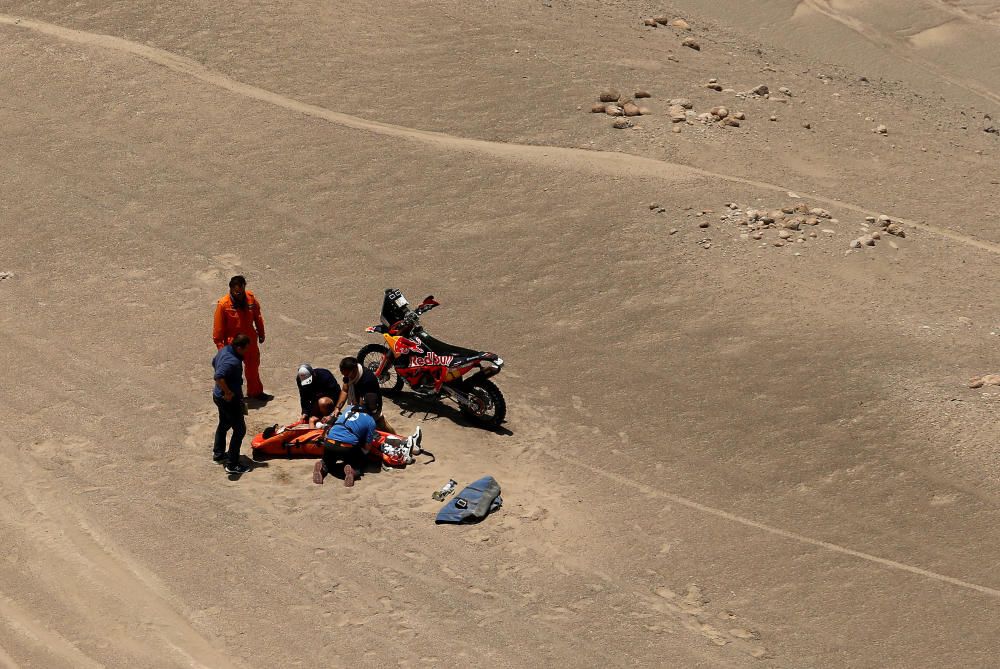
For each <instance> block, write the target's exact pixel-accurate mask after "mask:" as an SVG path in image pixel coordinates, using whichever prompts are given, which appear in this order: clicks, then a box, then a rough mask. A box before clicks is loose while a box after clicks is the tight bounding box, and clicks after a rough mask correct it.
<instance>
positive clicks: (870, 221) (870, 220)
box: [865, 216, 875, 223]
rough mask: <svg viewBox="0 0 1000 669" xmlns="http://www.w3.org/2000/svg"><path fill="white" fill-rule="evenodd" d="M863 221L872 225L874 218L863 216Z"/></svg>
mask: <svg viewBox="0 0 1000 669" xmlns="http://www.w3.org/2000/svg"><path fill="white" fill-rule="evenodd" d="M865 220H866V221H867V222H869V223H874V222H875V217H874V216H865Z"/></svg>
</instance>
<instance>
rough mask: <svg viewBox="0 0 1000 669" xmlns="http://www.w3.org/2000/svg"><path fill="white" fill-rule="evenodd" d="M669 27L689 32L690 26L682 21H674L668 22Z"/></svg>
mask: <svg viewBox="0 0 1000 669" xmlns="http://www.w3.org/2000/svg"><path fill="white" fill-rule="evenodd" d="M670 25H671V26H673V27H674V28H679V29H680V30H691V26H690V25H689V24H688V22H687V21H685V20H684V19H674V20H673V21H671V22H670Z"/></svg>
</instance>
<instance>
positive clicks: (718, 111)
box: [712, 107, 729, 118]
mask: <svg viewBox="0 0 1000 669" xmlns="http://www.w3.org/2000/svg"><path fill="white" fill-rule="evenodd" d="M712 116H716V117H718V118H726V117H727V116H729V110H728V109H727V108H725V107H712Z"/></svg>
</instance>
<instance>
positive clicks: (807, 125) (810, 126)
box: [802, 121, 812, 130]
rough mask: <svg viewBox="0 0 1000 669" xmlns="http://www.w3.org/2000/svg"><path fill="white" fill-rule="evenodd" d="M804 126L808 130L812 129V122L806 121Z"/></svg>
mask: <svg viewBox="0 0 1000 669" xmlns="http://www.w3.org/2000/svg"><path fill="white" fill-rule="evenodd" d="M802 127H803V128H805V129H806V130H812V123H810V122H809V121H806V122H805V123H803V124H802Z"/></svg>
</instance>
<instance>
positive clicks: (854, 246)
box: [851, 239, 861, 249]
mask: <svg viewBox="0 0 1000 669" xmlns="http://www.w3.org/2000/svg"><path fill="white" fill-rule="evenodd" d="M851 248H852V249H860V248H861V240H860V239H852V240H851Z"/></svg>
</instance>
